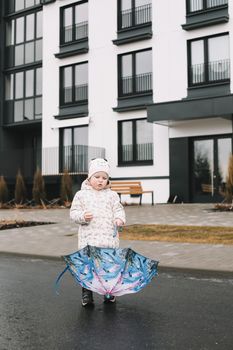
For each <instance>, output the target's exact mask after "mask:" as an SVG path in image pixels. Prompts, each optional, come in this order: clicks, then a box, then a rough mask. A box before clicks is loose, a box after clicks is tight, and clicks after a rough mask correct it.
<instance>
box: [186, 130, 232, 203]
mask: <svg viewBox="0 0 233 350" xmlns="http://www.w3.org/2000/svg"><path fill="white" fill-rule="evenodd" d="M192 145H193V147H192V150H193V152H192V153H193V158H192V159H193V160H192V194H193V195H192V197H193V201H194V202H218V201H222V200H223V198H224V196H223V190H224V187H225V184H226V178H227V169H228V161H229V156H230V154H231V153H232V137H231V136H215V137H208V138H195V139H193V143H192Z"/></svg>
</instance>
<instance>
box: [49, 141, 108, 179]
mask: <svg viewBox="0 0 233 350" xmlns="http://www.w3.org/2000/svg"><path fill="white" fill-rule="evenodd" d="M99 157H100V158H105V149H104V148H101V147H93V146H86V145H73V146H64V147H61V148H60V149H58V148H57V147H54V148H43V151H42V164H43V167H42V172H43V174H44V175H57V174H59V173H62V172H64V170H68V172H69V173H72V174H80V173H88V166H89V162H90V160H91V159H93V158H99Z"/></svg>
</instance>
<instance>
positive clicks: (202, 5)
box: [188, 0, 228, 12]
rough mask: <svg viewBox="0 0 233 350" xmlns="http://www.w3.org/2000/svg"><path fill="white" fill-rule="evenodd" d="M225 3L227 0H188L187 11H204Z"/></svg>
mask: <svg viewBox="0 0 233 350" xmlns="http://www.w3.org/2000/svg"><path fill="white" fill-rule="evenodd" d="M227 4H228V0H189V9H188V12H196V11H204V10H207V9H211V8H215V7H219V6H223V5H227Z"/></svg>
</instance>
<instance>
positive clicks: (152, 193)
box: [151, 192, 154, 205]
mask: <svg viewBox="0 0 233 350" xmlns="http://www.w3.org/2000/svg"><path fill="white" fill-rule="evenodd" d="M151 201H152V203H151V205H154V192H151Z"/></svg>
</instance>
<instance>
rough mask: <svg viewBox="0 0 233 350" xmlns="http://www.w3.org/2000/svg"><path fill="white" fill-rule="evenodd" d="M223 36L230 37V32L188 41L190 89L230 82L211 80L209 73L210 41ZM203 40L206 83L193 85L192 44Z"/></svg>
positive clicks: (228, 80)
mask: <svg viewBox="0 0 233 350" xmlns="http://www.w3.org/2000/svg"><path fill="white" fill-rule="evenodd" d="M221 36H228V37H229V32H224V33H218V34H214V35H209V36H204V37H199V38H195V39H190V40H188V41H187V56H188V87H195V86H202V85H208V86H209V85H214V84H216V83H224V82H230V78H227V79H217V80H209V73H208V64H209V63H210V62H209V58H208V40H209V39H212V38H216V37H221ZM200 40H203V42H204V81H203V82H200V83H193V82H192V72H191V69H192V65H191V57H192V52H191V44H192V43H193V42H195V41H200ZM229 64H230V58H229Z"/></svg>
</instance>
